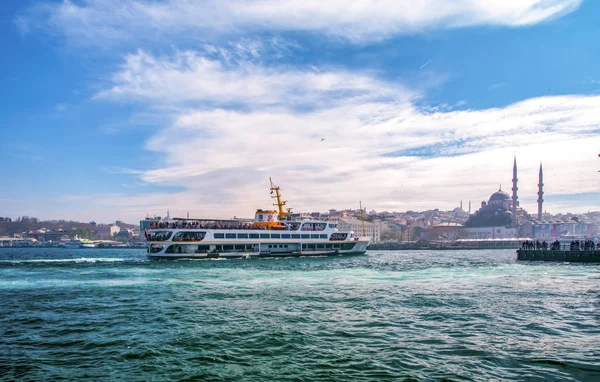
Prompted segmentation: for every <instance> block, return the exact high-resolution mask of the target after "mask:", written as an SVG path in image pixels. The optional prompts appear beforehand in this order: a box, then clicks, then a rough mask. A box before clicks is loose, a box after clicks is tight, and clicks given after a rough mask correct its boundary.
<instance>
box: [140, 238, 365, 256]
mask: <svg viewBox="0 0 600 382" xmlns="http://www.w3.org/2000/svg"><path fill="white" fill-rule="evenodd" d="M228 245H231V244H228V243H225V242H223V243H221V242H218V243H216V242H200V243H194V244H190V243H180V242H171V241H168V242H153V243H150V244H149V246H148V257H149V258H152V259H182V258H188V259H255V258H273V257H308V256H321V257H322V256H336V255H362V254H365V253H366V252H367V246H368V245H369V241H365V240H360V241H359V240H354V241H344V242H336V243H333V242H311V243H291V242H287V243H273V242H270V243H257V244H254V245H255V250H254V251H243V250H239V251H237V250H231V251H222V250H219V249H222V248H223V247H225V246H228ZM235 245H240V246H245V247H250V246H251V245H253V244H250V243H241V244H240V243H239V242H236V243H235ZM284 245H285V247H287V249H286V248H283V247H284ZM334 245H337V246H338V247H337V248H333V246H334ZM231 246H233V245H231ZM309 246H310V249H309V248H308V247H309ZM313 246H314V247H313ZM327 246H329V248H327ZM174 247H175V248H174ZM199 247H208V248H210V249H209V250H204V251H202V252H198V251H199V249H198V248H199ZM269 247H275V248H270V249H269ZM280 247H281V248H280ZM319 247H323V248H319Z"/></svg>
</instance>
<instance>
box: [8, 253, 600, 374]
mask: <svg viewBox="0 0 600 382" xmlns="http://www.w3.org/2000/svg"><path fill="white" fill-rule="evenodd" d="M0 304H1V310H0V380H13V379H16V380H35V381H46V380H65V379H67V380H68V379H77V378H85V379H86V380H139V381H148V380H156V381H159V380H208V381H210V380H215V381H217V380H219V381H221V380H223V381H241V380H250V381H270V380H278V381H279V380H293V381H308V380H318V381H329V380H340V381H342V380H344V381H381V380H400V381H402V380H455V381H462V380H475V381H489V380H507V381H515V380H561V381H570V380H572V381H585V380H589V381H600V269H599V266H598V265H593V264H591V265H590V264H588V265H569V264H558V263H517V262H515V254H514V251H464V252H459V251H457V252H428V251H423V252H418V251H406V252H400V251H399V252H371V253H369V255H367V256H355V257H331V258H305V259H261V260H218V261H215V260H200V261H190V260H180V261H147V260H146V258H145V252H144V251H143V250H110V249H79V250H78V249H1V250H0Z"/></svg>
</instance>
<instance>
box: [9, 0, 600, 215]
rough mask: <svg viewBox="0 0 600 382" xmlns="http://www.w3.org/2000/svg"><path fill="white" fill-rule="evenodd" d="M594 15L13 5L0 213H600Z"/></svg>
mask: <svg viewBox="0 0 600 382" xmlns="http://www.w3.org/2000/svg"><path fill="white" fill-rule="evenodd" d="M599 14H600V2H598V1H593V0H453V1H447V0H421V1H418V2H415V1H405V0H397V1H389V0H370V1H369V0H355V1H352V2H348V1H341V0H331V1H327V2H323V1H317V0H279V1H271V0H229V1H220V0H198V1H190V0H49V1H35V0H4V1H2V2H0V49H2V59H1V60H0V105H2V107H1V112H0V136H1V138H0V161H1V163H2V173H3V174H2V175H3V176H2V178H3V182H2V184H3V187H1V188H0V216H9V217H13V218H15V217H18V216H23V215H28V216H35V217H38V218H40V219H73V220H81V221H90V220H95V221H98V222H110V221H115V220H117V219H119V220H124V221H127V222H132V223H135V222H136V221H138V220H139V219H140V218H143V217H144V216H146V215H147V214H149V215H161V216H164V215H165V214H166V211H167V210H169V211H170V212H171V215H172V216H173V215H175V216H184V215H185V214H186V213H189V214H190V216H192V217H215V218H217V217H218V218H230V217H233V216H237V217H252V216H253V213H254V210H255V209H256V208H269V207H270V205H271V203H272V200H271V199H270V197H269V177H272V179H273V181H274V183H276V184H277V185H279V186H280V187H281V188H282V193H283V196H284V198H285V199H286V200H288V206H290V207H292V208H293V209H294V210H295V211H298V212H300V211H306V212H311V211H326V210H328V209H330V208H333V209H345V208H358V205H359V201H362V203H363V205H364V206H365V207H366V208H367V209H368V210H373V209H374V210H377V211H406V210H426V209H433V208H439V209H452V208H455V207H457V206H458V205H459V204H460V201H461V200H462V201H463V205H464V206H465V208H466V206H467V205H468V201H472V203H473V206H474V208H475V206H478V205H479V204H480V203H481V201H483V200H487V199H488V198H489V196H490V195H491V194H492V193H493V192H495V191H497V190H498V188H499V187H500V186H501V187H502V189H503V190H505V191H507V192H509V193H510V188H511V179H512V163H513V158H514V157H515V156H516V158H517V162H518V168H519V185H518V186H519V200H520V202H521V206H522V207H524V208H525V209H527V210H529V211H530V212H531V213H535V212H536V211H537V208H536V199H537V195H536V192H537V183H538V169H539V166H540V163H543V166H544V184H545V185H544V188H545V190H544V191H545V195H544V198H545V204H544V209H545V210H546V211H547V212H550V213H560V212H586V211H588V210H598V209H600V173H599V170H600V157H599V153H600V66H599V65H598V64H597V63H598V62H600V49H598V43H597V37H598V36H599V35H600V24H599V23H598V17H597V16H598V15H599Z"/></svg>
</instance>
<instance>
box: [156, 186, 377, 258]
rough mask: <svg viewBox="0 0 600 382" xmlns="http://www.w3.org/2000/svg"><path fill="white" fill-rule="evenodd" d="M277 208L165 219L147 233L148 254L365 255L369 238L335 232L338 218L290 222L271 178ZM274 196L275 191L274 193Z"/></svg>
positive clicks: (241, 255)
mask: <svg viewBox="0 0 600 382" xmlns="http://www.w3.org/2000/svg"><path fill="white" fill-rule="evenodd" d="M271 194H272V196H271V197H272V198H273V199H276V201H277V203H275V204H273V205H274V206H277V207H278V209H277V210H260V209H259V210H257V211H256V213H255V215H254V219H253V220H252V219H230V220H223V219H189V218H185V219H183V218H170V217H167V218H165V219H163V220H161V221H159V222H157V223H155V224H153V225H151V226H150V227H148V230H147V231H145V236H146V240H147V242H148V246H147V248H148V256H149V257H151V258H259V257H279V256H282V257H290V256H291V257H299V256H327V255H336V254H339V255H342V254H364V253H365V252H366V251H367V246H368V245H369V243H370V237H365V236H363V237H361V236H358V235H356V234H355V233H354V232H353V231H339V230H338V229H337V222H334V221H321V220H307V219H303V220H293V219H291V218H290V216H289V215H290V214H291V212H290V210H291V209H287V211H284V206H285V205H286V202H285V201H282V200H281V193H280V188H279V187H277V186H275V185H273V182H272V181H271ZM273 194H274V195H273Z"/></svg>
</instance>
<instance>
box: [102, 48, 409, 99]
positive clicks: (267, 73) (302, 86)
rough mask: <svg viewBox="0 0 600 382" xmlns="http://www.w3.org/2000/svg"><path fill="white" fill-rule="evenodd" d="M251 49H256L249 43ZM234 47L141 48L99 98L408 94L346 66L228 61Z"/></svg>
mask: <svg viewBox="0 0 600 382" xmlns="http://www.w3.org/2000/svg"><path fill="white" fill-rule="evenodd" d="M252 49H254V50H256V49H258V48H257V47H256V45H255V44H253V48H252ZM234 50H235V51H234V52H233V53H232V51H231V50H219V52H220V54H219V56H218V58H217V57H211V56H210V55H206V54H205V55H200V54H199V53H197V52H191V51H184V52H177V53H176V54H175V55H174V57H159V58H157V57H154V56H152V55H150V54H148V53H146V52H143V51H139V52H137V53H136V54H130V55H128V56H127V57H126V62H125V64H124V65H123V68H122V70H121V71H120V72H118V73H117V74H116V75H115V76H114V78H113V82H114V85H113V86H112V88H110V89H109V90H106V91H103V92H101V93H99V94H98V97H101V98H118V99H122V100H136V101H139V100H148V101H153V102H156V101H157V100H160V101H161V102H167V103H182V102H204V103H206V102H211V103H216V104H233V103H236V104H238V105H239V104H243V105H249V104H252V105H282V104H283V105H290V104H294V105H298V106H301V105H313V104H315V103H319V104H323V103H329V102H330V100H335V99H338V98H340V97H343V98H350V97H352V98H354V99H356V100H363V99H365V98H368V99H375V98H394V99H398V98H401V97H404V98H406V97H409V96H410V94H409V92H408V91H407V90H406V89H404V88H403V87H402V86H401V85H400V84H385V83H382V82H381V81H378V80H376V79H373V78H372V77H368V76H365V75H357V74H355V73H349V72H344V71H319V72H315V71H314V70H310V71H309V70H305V71H302V70H299V69H292V68H279V67H276V68H268V67H265V66H262V65H260V64H259V63H254V62H252V61H248V60H245V59H244V58H240V59H238V60H236V62H235V63H230V64H228V63H227V61H228V60H229V58H230V57H231V56H232V54H234V53H235V54H237V57H240V55H239V52H240V51H242V52H245V46H236V47H235V49H234ZM243 54H244V53H242V55H243ZM256 54H257V55H258V54H259V53H256ZM242 57H243V56H242Z"/></svg>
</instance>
